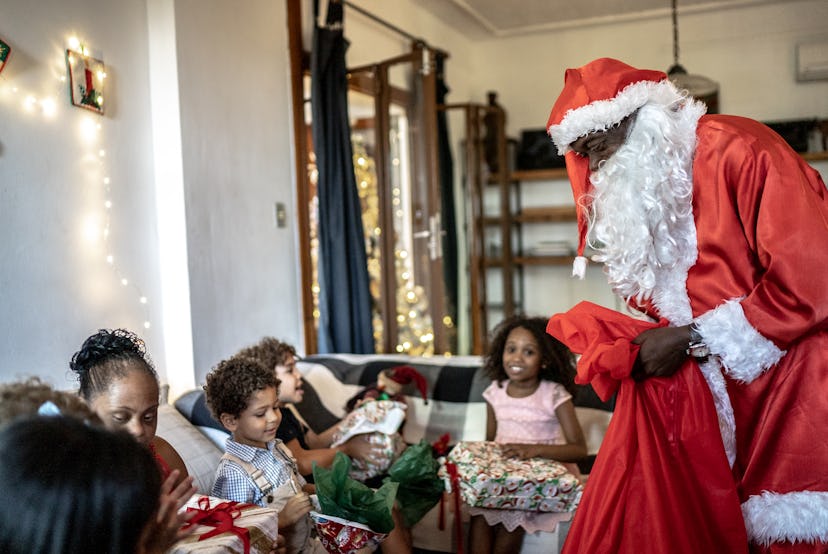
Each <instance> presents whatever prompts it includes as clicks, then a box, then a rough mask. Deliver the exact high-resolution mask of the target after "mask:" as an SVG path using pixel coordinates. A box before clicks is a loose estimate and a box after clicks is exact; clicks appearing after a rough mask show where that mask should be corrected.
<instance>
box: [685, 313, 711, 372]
mask: <svg viewBox="0 0 828 554" xmlns="http://www.w3.org/2000/svg"><path fill="white" fill-rule="evenodd" d="M687 355H688V356H692V357H693V358H695V359H696V361H698V362H699V363H704V362H706V361H707V358H709V357H710V347H709V346H707V343H706V342H704V338H703V337H702V336H701V333H699V330H698V329H696V324H695V323H692V324H690V344H688V345H687Z"/></svg>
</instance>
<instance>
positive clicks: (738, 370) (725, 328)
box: [696, 300, 785, 383]
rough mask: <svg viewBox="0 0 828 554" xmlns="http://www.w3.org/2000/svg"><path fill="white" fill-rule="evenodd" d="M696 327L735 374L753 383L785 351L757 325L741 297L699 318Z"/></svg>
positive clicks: (725, 366) (725, 365)
mask: <svg viewBox="0 0 828 554" xmlns="http://www.w3.org/2000/svg"><path fill="white" fill-rule="evenodd" d="M696 327H697V328H698V330H699V333H700V334H701V336H702V338H703V339H704V342H705V343H707V346H709V347H710V351H711V352H712V353H713V354H717V355H718V356H719V358H720V359H721V361H722V365H723V366H724V368H725V371H726V372H727V374H728V375H730V376H731V377H732V378H734V379H736V380H738V381H743V382H745V383H750V382H751V381H753V380H754V379H756V378H757V377H759V376H760V375H761V374H762V373H763V372H764V371H765V370H766V369H768V368H770V367H771V366H773V365H774V364H776V362H778V361H779V360H780V359H781V358H782V356H784V355H785V351H784V350H780V349H779V348H777V347H776V345H775V344H773V343H772V342H771V341H769V340H768V339H766V338H765V337H763V336H762V335H761V334H759V332H758V331H757V330H756V329H754V327H753V326H752V325H751V324H750V322H749V321H748V320H747V318H746V317H745V312H744V311H742V306H741V304H739V300H728V301H727V302H725V303H724V304H722V305H721V306H718V307H717V308H715V309H713V310H711V311H709V312H707V313H706V314H703V315H701V316H700V317H698V318H697V319H696Z"/></svg>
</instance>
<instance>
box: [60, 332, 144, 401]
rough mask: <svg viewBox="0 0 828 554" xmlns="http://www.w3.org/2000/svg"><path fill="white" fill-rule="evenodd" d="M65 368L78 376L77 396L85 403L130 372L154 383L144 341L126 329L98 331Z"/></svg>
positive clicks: (84, 343)
mask: <svg viewBox="0 0 828 554" xmlns="http://www.w3.org/2000/svg"><path fill="white" fill-rule="evenodd" d="M69 368H70V369H71V370H72V371H74V372H75V373H76V374H77V375H78V384H79V388H78V394H80V395H81V397H82V398H84V399H85V400H86V401H87V402H88V401H91V400H92V399H93V398H95V397H96V396H98V395H99V394H101V393H103V392H105V391H107V390H108V389H109V386H110V385H111V384H112V382H113V381H116V380H118V379H122V378H124V377H126V375H127V373H128V372H129V371H130V370H132V369H136V368H139V369H142V370H143V371H145V372H146V373H147V375H150V376H151V377H152V378H153V379H155V382H156V383H157V382H158V374H157V373H156V372H155V368H154V367H153V365H152V360H150V357H149V355H147V350H146V347H145V346H144V341H143V340H141V339H140V338H139V337H138V335H136V334H135V333H133V332H131V331H127V330H126V329H114V330H108V329H100V330H99V331H98V332H97V333H95V334H94V335H92V336H91V337H89V338H87V339H86V340H85V341H83V344H82V345H81V348H80V350H78V351H77V352H75V354H74V355H73V356H72V361H71V362H69Z"/></svg>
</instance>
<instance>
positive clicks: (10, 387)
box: [0, 377, 101, 426]
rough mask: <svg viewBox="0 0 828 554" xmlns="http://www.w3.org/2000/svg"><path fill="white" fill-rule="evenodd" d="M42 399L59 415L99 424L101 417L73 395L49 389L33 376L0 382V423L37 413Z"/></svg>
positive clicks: (42, 402) (3, 423) (49, 387)
mask: <svg viewBox="0 0 828 554" xmlns="http://www.w3.org/2000/svg"><path fill="white" fill-rule="evenodd" d="M46 402H51V403H52V404H54V405H55V406H56V407H57V408H58V410H60V413H61V415H64V416H69V417H75V418H77V419H80V420H82V421H87V422H89V423H93V424H96V425H97V424H100V423H101V420H100V419H99V418H98V416H97V414H95V412H93V411H92V409H91V408H90V407H89V405H88V404H87V403H86V402H84V401H83V399H81V397H80V396H78V395H77V394H74V393H71V392H66V391H59V390H55V389H53V388H52V387H51V386H50V385H49V384H47V383H45V382H43V381H41V380H40V379H38V378H37V377H30V378H29V379H26V380H25V381H18V382H14V383H3V384H0V426H3V425H5V424H7V423H11V422H12V421H14V420H15V419H18V418H22V417H30V416H34V415H37V413H38V410H39V409H40V407H41V406H43V404H45V403H46Z"/></svg>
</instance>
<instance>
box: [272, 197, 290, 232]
mask: <svg viewBox="0 0 828 554" xmlns="http://www.w3.org/2000/svg"><path fill="white" fill-rule="evenodd" d="M273 219H274V221H275V222H276V227H278V228H279V229H283V228H285V227H287V208H285V205H284V203H283V202H276V204H274V206H273Z"/></svg>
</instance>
